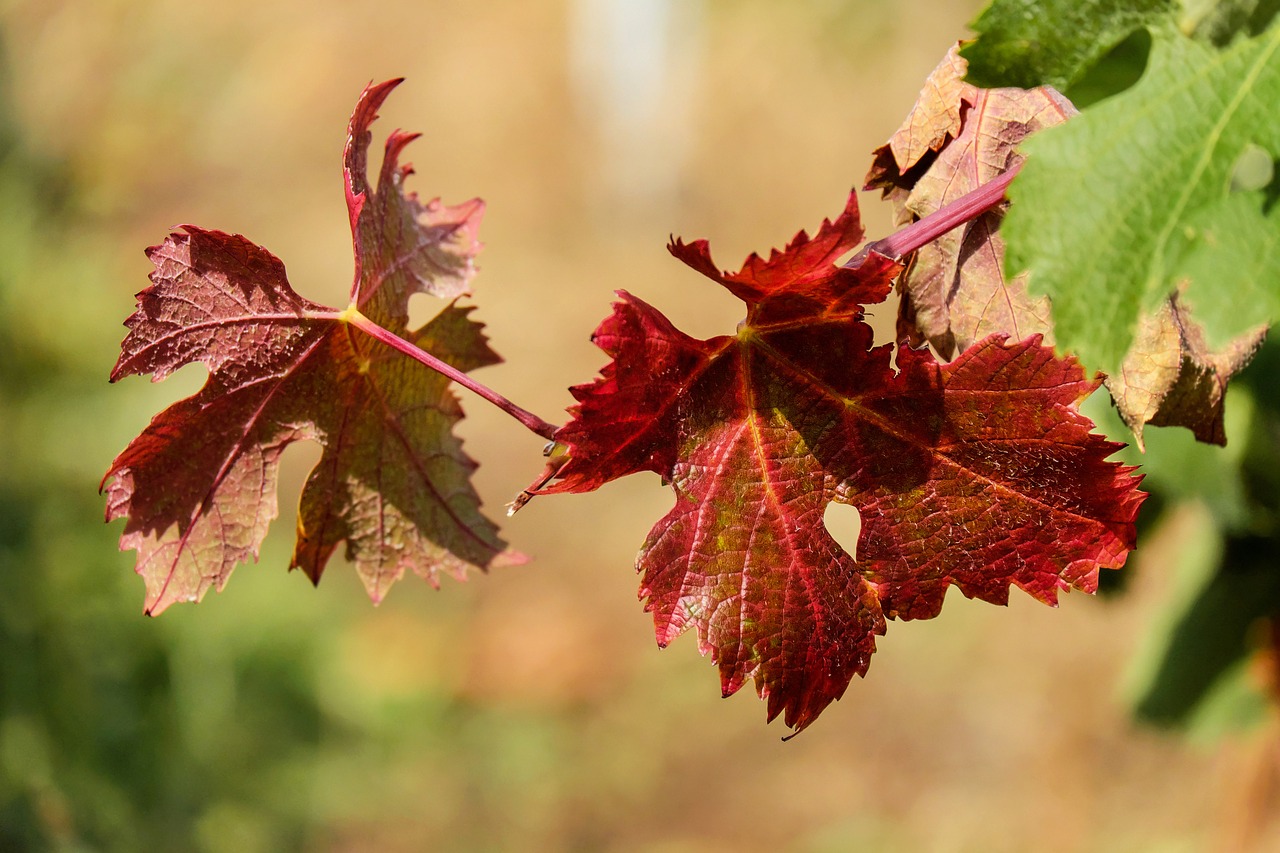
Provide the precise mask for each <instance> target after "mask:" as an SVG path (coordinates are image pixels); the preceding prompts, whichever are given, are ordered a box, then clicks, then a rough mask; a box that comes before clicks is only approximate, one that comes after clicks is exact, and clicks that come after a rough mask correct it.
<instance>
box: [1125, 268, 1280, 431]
mask: <svg viewBox="0 0 1280 853" xmlns="http://www.w3.org/2000/svg"><path fill="white" fill-rule="evenodd" d="M1266 333H1267V330H1266V327H1265V326H1263V327H1259V328H1257V329H1255V330H1254V331H1252V332H1249V333H1246V334H1244V335H1242V336H1241V337H1240V338H1238V339H1237V340H1235V341H1232V342H1231V343H1230V344H1229V345H1228V346H1226V347H1224V348H1223V349H1222V350H1220V351H1217V352H1215V351H1212V350H1210V349H1209V347H1208V346H1207V345H1206V344H1205V341H1204V333H1203V331H1202V330H1201V329H1200V327H1199V325H1198V324H1197V323H1196V322H1195V321H1194V320H1193V319H1192V317H1191V314H1190V312H1189V311H1188V310H1187V309H1186V307H1185V306H1184V305H1183V304H1182V298H1181V292H1180V291H1178V292H1175V293H1174V294H1173V295H1171V296H1170V297H1169V298H1168V299H1167V300H1166V301H1165V302H1164V304H1163V305H1161V306H1160V308H1158V309H1157V310H1156V311H1153V312H1150V313H1148V314H1145V315H1143V317H1142V319H1141V320H1140V321H1139V325H1138V334H1137V336H1136V337H1135V338H1134V342H1133V346H1132V347H1131V348H1130V349H1129V352H1128V354H1127V355H1126V356H1125V360H1124V364H1123V365H1122V366H1121V368H1120V371H1119V372H1118V373H1115V374H1112V375H1110V376H1108V377H1107V378H1106V380H1105V381H1106V385H1107V390H1108V391H1110V392H1111V398H1112V400H1113V401H1114V403H1115V406H1116V411H1117V412H1119V414H1120V417H1121V419H1122V420H1123V421H1124V423H1125V426H1127V427H1129V429H1130V430H1131V431H1132V432H1133V435H1134V439H1135V440H1136V443H1137V445H1138V447H1139V448H1143V446H1144V437H1143V430H1144V427H1145V426H1146V424H1151V425H1152V426H1184V427H1186V428H1187V429H1189V430H1191V431H1192V433H1194V435H1195V437H1196V439H1197V440H1199V441H1203V442H1205V443H1207V444H1218V445H1224V444H1226V443H1227V433H1226V428H1225V425H1224V423H1223V419H1224V416H1225V409H1224V405H1225V403H1226V394H1227V382H1228V381H1229V380H1230V379H1231V378H1232V377H1233V376H1235V375H1236V374H1237V373H1239V372H1240V371H1241V370H1242V369H1244V367H1245V366H1246V365H1247V364H1249V362H1250V360H1251V359H1252V358H1253V355H1254V353H1255V352H1257V351H1258V348H1259V347H1261V346H1262V342H1263V340H1264V339H1265V338H1266Z"/></svg>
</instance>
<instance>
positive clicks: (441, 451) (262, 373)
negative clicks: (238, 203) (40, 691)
mask: <svg viewBox="0 0 1280 853" xmlns="http://www.w3.org/2000/svg"><path fill="white" fill-rule="evenodd" d="M399 82H400V81H398V80H392V81H389V82H386V83H383V84H381V85H378V86H370V87H369V88H368V89H366V90H365V91H364V93H363V94H362V95H361V97H360V100H359V103H358V104H357V105H356V109H355V112H354V114H353V115H352V117H351V123H350V126H349V132H348V138H347V144H346V148H345V153H344V174H345V179H346V199H347V206H348V209H349V211H350V216H351V228H352V233H353V235H354V244H355V267H356V270H355V278H354V281H353V284H352V289H351V308H349V309H348V312H337V311H334V310H332V309H329V308H326V307H325V306H323V305H318V304H316V303H314V302H311V301H309V300H307V299H304V298H303V297H301V296H299V295H298V294H297V293H295V292H294V290H293V289H292V288H291V287H290V285H289V283H288V280H287V278H286V276H285V270H284V265H283V264H282V263H281V262H280V261H279V260H278V259H277V258H275V257H274V256H273V255H271V253H269V252H267V251H266V250H265V249H263V248H261V247H259V246H256V245H254V244H253V243H251V242H250V241H248V240H246V239H245V238H243V237H240V236H237V235H232V234H225V233H223V232H220V231H207V230H205V229H202V228H197V227H195V226H191V225H185V226H182V230H181V231H179V232H175V233H173V234H171V235H170V236H169V237H168V239H166V240H165V241H164V243H162V244H161V245H159V246H155V247H152V248H151V249H149V250H148V252H147V254H148V257H150V259H151V261H152V263H153V264H154V265H155V270H154V272H152V274H151V281H152V284H151V286H150V287H148V288H147V289H145V290H143V291H142V292H141V293H139V294H138V309H137V311H136V312H135V313H134V314H133V315H132V316H131V317H130V318H129V319H128V320H127V321H126V325H127V326H128V328H129V334H128V336H127V337H126V338H125V340H124V342H123V344H122V345H121V350H122V352H121V356H120V360H119V361H118V362H117V364H116V366H115V369H114V370H113V372H112V374H111V378H112V381H115V380H117V379H119V378H121V377H123V376H128V375H131V374H145V373H150V374H152V377H153V381H157V380H160V379H163V378H164V377H165V376H167V375H169V374H170V373H172V372H173V371H174V370H177V369H178V368H179V367H181V366H183V365H185V364H189V363H192V362H202V363H203V364H204V365H205V366H206V367H207V368H208V369H209V379H208V381H207V382H206V383H205V385H204V387H203V388H202V389H201V390H200V391H199V393H197V394H195V395H194V396H192V397H189V398H187V399H185V400H183V401H181V402H179V403H177V404H175V405H173V406H171V407H170V408H168V409H166V410H165V411H163V412H161V413H160V414H159V415H157V416H156V417H155V418H154V419H153V420H152V422H151V424H150V425H149V426H148V427H147V428H146V429H145V430H144V431H143V432H142V434H141V435H140V436H138V438H137V439H135V440H134V441H133V442H132V443H131V444H130V445H129V446H128V447H127V448H126V449H125V450H124V452H122V453H121V454H120V455H119V456H118V457H117V458H116V460H115V461H114V462H113V463H112V465H111V468H110V470H109V471H108V472H107V474H106V476H105V477H104V479H103V488H104V490H105V491H106V493H107V519H108V520H111V519H115V518H122V517H123V518H126V524H125V530H124V533H123V535H122V536H121V538H120V547H121V548H122V549H135V550H136V551H137V552H138V566H137V570H138V573H139V574H141V575H142V576H143V578H144V579H145V581H146V587H147V596H146V610H147V612H148V613H152V614H155V613H159V612H160V611H162V610H164V609H165V608H166V607H168V606H169V605H170V604H172V603H174V602H176V601H194V600H198V599H199V598H200V597H201V596H203V595H204V593H205V592H206V591H207V590H208V589H209V588H210V587H211V586H212V587H216V588H218V589H221V588H222V586H223V584H225V583H226V580H227V578H228V576H229V575H230V573H231V570H232V569H233V568H234V567H235V566H236V565H237V564H238V563H240V562H243V561H245V560H246V559H248V558H249V557H256V556H257V553H258V549H259V546H260V545H261V543H262V540H263V537H264V536H265V534H266V530H267V525H268V524H269V523H270V521H271V520H272V519H273V518H274V517H275V516H276V512H277V510H276V480H277V469H278V466H279V460H280V455H281V452H282V451H283V450H284V448H285V447H286V446H287V445H289V444H290V443H292V442H294V441H298V440H301V439H311V440H314V441H318V442H320V443H321V445H322V446H323V454H322V457H321V459H320V462H319V463H318V464H317V465H316V468H315V470H313V471H312V472H311V475H310V477H309V478H308V480H307V483H306V486H305V488H304V490H303V493H302V499H301V505H300V509H299V518H298V537H297V544H296V547H295V550H294V554H293V559H292V562H291V568H292V567H296V568H300V569H302V570H303V571H304V572H305V573H306V574H307V575H308V576H309V577H310V578H311V579H312V580H313V581H315V582H319V580H320V576H321V573H322V572H323V571H324V567H325V564H326V563H327V562H328V560H329V557H330V556H331V555H332V553H333V551H334V550H335V548H336V547H337V546H338V544H339V543H341V542H343V541H344V540H345V541H346V543H347V555H348V558H349V559H351V560H353V561H354V562H355V564H356V569H357V571H358V572H359V574H360V577H361V579H362V580H363V582H364V584H365V587H366V588H367V590H368V592H369V594H370V596H371V597H372V598H373V599H374V600H375V601H377V600H379V599H381V597H382V595H383V594H384V593H385V591H386V589H387V587H388V586H390V584H391V583H393V582H394V581H395V580H397V579H398V578H399V577H401V576H402V575H403V574H404V572H405V571H406V570H412V571H414V572H416V573H418V574H419V575H421V576H423V577H424V578H426V579H427V580H428V581H430V582H431V583H433V584H435V583H437V574H438V572H440V571H445V572H448V573H450V574H452V575H454V576H456V577H458V578H462V577H463V576H464V573H465V571H466V568H467V567H468V566H477V567H485V566H487V565H490V564H493V563H494V562H495V561H498V560H500V559H505V560H513V559H519V557H518V555H514V554H510V553H508V552H505V551H504V546H503V543H502V542H501V540H499V539H498V536H497V529H496V527H495V526H494V525H493V523H492V522H490V521H489V520H488V519H487V518H485V517H484V516H483V515H482V514H481V512H480V509H479V506H480V501H479V498H478V497H477V496H476V494H475V491H474V490H473V488H472V486H471V484H470V474H471V472H472V471H473V470H474V468H475V463H474V462H473V461H472V460H471V459H469V458H468V457H467V456H466V454H465V453H464V452H463V450H462V447H461V443H460V442H459V440H458V439H457V437H456V436H454V435H453V432H452V428H453V424H454V423H455V422H457V421H458V420H459V419H460V418H461V417H462V411H461V408H460V407H459V405H458V402H457V400H456V399H455V398H454V396H453V394H452V392H451V391H450V390H449V388H448V384H449V383H448V380H446V379H444V378H443V377H442V376H440V375H439V374H438V373H436V372H434V371H432V370H430V369H428V368H426V367H424V366H422V365H421V364H419V363H418V362H416V361H413V360H412V359H410V358H408V357H406V356H404V355H402V354H401V353H399V352H397V351H395V350H393V349H390V348H388V347H386V346H384V345H383V344H381V343H379V342H378V341H376V340H374V339H373V338H371V337H368V336H366V335H364V334H363V333H360V332H359V331H357V330H356V329H355V328H354V327H353V326H352V325H351V323H350V322H348V319H349V316H348V314H349V312H350V311H353V310H358V311H359V312H361V313H362V314H363V315H364V316H366V317H368V318H369V319H371V320H373V321H374V322H375V323H377V324H378V325H381V326H382V327H384V328H385V329H388V330H390V331H392V332H395V333H396V334H398V335H399V336H401V337H403V338H406V339H408V340H410V341H411V342H413V343H415V344H416V345H418V346H419V347H421V348H423V349H425V350H427V351H429V352H432V353H434V354H436V355H437V356H438V357H440V358H442V359H443V360H445V361H447V362H448V363H450V364H452V365H453V366H454V367H456V368H458V369H460V370H472V369H474V368H477V367H481V366H484V365H487V364H494V363H496V362H497V361H499V360H500V359H499V358H498V356H497V355H496V354H495V353H494V352H493V351H492V350H491V349H490V348H489V346H488V344H487V342H486V341H485V338H484V335H483V334H482V332H481V326H480V324H478V323H476V322H474V321H473V320H471V319H470V318H469V317H468V315H469V314H470V312H471V310H472V309H470V308H463V307H459V306H457V305H456V304H454V303H452V302H451V303H450V304H449V305H448V306H447V307H446V308H445V309H444V310H443V311H442V312H441V313H440V314H439V315H438V316H436V317H435V318H434V319H433V320H432V321H431V322H429V323H428V324H427V325H426V326H424V327H423V328H421V329H418V330H416V331H413V332H410V331H409V330H408V329H407V323H408V300H409V297H410V296H411V295H412V294H414V293H430V294H433V295H436V296H439V297H444V298H453V297H456V296H459V295H461V294H464V293H467V292H468V285H469V282H470V279H471V278H472V275H473V273H474V269H473V259H474V257H475V254H476V252H477V251H478V250H479V243H478V242H477V241H476V229H477V227H478V225H479V221H480V216H481V213H482V212H483V204H482V203H481V202H480V201H479V200H478V199H477V200H473V201H471V202H467V203H465V204H462V205H459V206H457V207H446V206H444V205H441V204H440V203H439V202H438V201H431V202H429V203H426V204H423V203H422V202H420V201H419V200H418V198H417V196H416V195H414V194H412V193H405V192H404V190H403V181H404V179H405V178H406V177H407V176H408V175H409V174H411V173H412V169H411V168H410V167H408V166H402V165H400V163H399V155H400V152H401V151H402V149H403V148H404V146H405V145H406V144H407V143H408V142H410V141H411V140H412V139H413V138H414V136H413V135H410V134H405V133H401V132H399V131H397V132H395V133H393V134H391V136H390V137H389V138H388V140H387V143H386V153H385V157H384V160H383V164H382V170H381V174H380V175H379V177H378V183H377V186H376V187H374V186H372V185H370V184H369V182H368V177H367V175H366V169H367V160H368V156H367V155H368V147H369V142H370V139H371V134H370V132H369V125H370V124H371V123H372V122H373V120H374V119H375V118H377V110H378V108H379V106H380V105H381V104H382V102H383V100H384V99H385V98H386V96H387V95H388V94H389V93H390V91H391V90H392V89H393V88H395V86H396V85H397V84H398V83H399Z"/></svg>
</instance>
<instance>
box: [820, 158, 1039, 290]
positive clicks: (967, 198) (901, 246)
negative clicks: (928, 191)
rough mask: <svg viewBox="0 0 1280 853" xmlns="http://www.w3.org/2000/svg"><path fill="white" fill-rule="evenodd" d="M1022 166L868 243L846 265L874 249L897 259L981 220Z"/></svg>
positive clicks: (1000, 200)
mask: <svg viewBox="0 0 1280 853" xmlns="http://www.w3.org/2000/svg"><path fill="white" fill-rule="evenodd" d="M1020 169H1022V164H1021V163H1018V164H1017V165H1015V166H1014V167H1013V168H1011V169H1009V171H1007V172H1005V173H1004V174H1003V175H1001V176H1000V177H998V178H993V179H992V180H990V181H987V182H986V183H985V184H983V185H982V186H980V187H978V188H977V189H976V190H972V191H971V192H967V193H965V194H964V195H962V196H960V198H958V199H956V200H955V201H953V202H950V203H949V204H945V205H943V206H942V207H940V208H938V209H937V210H935V211H934V212H933V213H930V214H929V215H928V216H926V217H924V218H922V219H919V220H917V221H915V222H913V223H911V224H910V225H908V226H907V227H906V228H903V229H902V230H901V231H897V232H895V233H893V234H890V235H889V236H888V237H885V238H884V239H882V240H876V241H874V242H872V243H868V244H867V245H866V246H864V247H863V248H862V251H860V252H858V254H856V255H854V256H853V258H852V259H851V260H850V261H849V262H848V263H847V264H845V266H846V267H856V266H858V265H859V264H861V263H862V261H863V260H864V259H865V258H866V256H867V255H868V254H870V253H871V252H875V253H876V254H878V255H884V256H885V257H886V258H892V259H893V260H895V261H896V260H898V259H899V258H901V257H902V256H903V255H905V254H908V253H909V252H914V251H915V250H916V249H919V248H920V247H921V246H923V245H925V244H926V243H931V242H933V241H934V240H936V239H938V238H939V237H941V236H942V235H943V234H946V233H947V232H948V231H950V230H951V229H952V228H956V227H958V226H960V225H963V224H964V223H966V222H969V221H971V220H974V219H977V218H978V217H979V216H981V215H982V214H984V213H986V212H987V211H988V210H990V209H991V208H993V207H995V206H996V205H998V204H1000V203H1001V202H1002V201H1004V191H1005V188H1007V187H1008V186H1009V182H1010V181H1012V180H1013V179H1014V176H1015V175H1017V174H1018V171H1019V170H1020Z"/></svg>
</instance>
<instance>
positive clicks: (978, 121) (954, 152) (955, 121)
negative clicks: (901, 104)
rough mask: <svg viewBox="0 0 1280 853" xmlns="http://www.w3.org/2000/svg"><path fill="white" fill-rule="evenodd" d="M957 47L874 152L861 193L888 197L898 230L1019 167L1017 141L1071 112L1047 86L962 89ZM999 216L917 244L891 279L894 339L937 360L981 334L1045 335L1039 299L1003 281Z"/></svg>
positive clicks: (1044, 307) (1044, 309) (1022, 282)
mask: <svg viewBox="0 0 1280 853" xmlns="http://www.w3.org/2000/svg"><path fill="white" fill-rule="evenodd" d="M958 48H959V45H957V46H955V47H953V48H952V49H951V50H950V51H948V53H947V55H946V57H944V58H943V60H942V62H941V63H940V64H939V65H938V67H937V68H936V69H935V70H934V72H933V74H932V75H931V76H930V77H929V81H928V83H927V84H926V85H925V88H924V90H923V91H922V92H921V94H920V98H919V100H917V101H916V105H915V107H913V108H912V110H911V113H910V114H909V115H908V116H907V119H906V121H905V122H904V123H903V125H902V127H901V128H900V129H899V130H898V131H897V132H896V133H895V134H894V135H893V138H892V139H890V141H889V142H888V143H887V144H886V145H883V146H881V147H880V148H879V149H877V150H876V152H875V162H874V164H873V165H872V168H871V171H870V173H869V174H868V175H867V189H872V188H880V189H882V190H883V191H884V194H885V195H886V196H888V197H889V198H891V199H892V200H893V203H894V207H895V209H896V211H897V217H898V220H899V223H900V224H906V223H909V222H911V221H912V220H914V219H918V218H921V217H923V216H926V215H928V214H930V213H933V212H934V211H935V210H938V209H939V208H940V207H943V206H944V205H946V204H948V203H950V202H952V201H955V200H956V199H958V198H960V197H961V196H963V195H964V194H965V193H968V192H969V191H970V190H974V189H977V188H978V187H979V186H981V185H982V184H984V183H987V182H988V181H990V180H992V179H993V178H996V177H999V176H1000V175H1001V174H1003V173H1004V172H1007V171H1009V170H1010V169H1012V168H1014V167H1015V166H1017V165H1019V164H1020V163H1021V162H1022V155H1021V154H1019V153H1017V151H1016V150H1015V149H1016V147H1017V145H1018V144H1019V143H1020V142H1022V140H1023V139H1025V138H1026V137H1027V136H1030V135H1031V134H1032V133H1035V132H1037V131H1039V130H1042V129H1044V128H1046V127H1052V126H1053V125H1056V124H1061V123H1062V122H1063V121H1065V120H1066V119H1067V118H1069V117H1070V116H1072V115H1075V113H1076V110H1075V107H1073V106H1072V105H1071V103H1070V102H1069V101H1068V100H1067V99H1066V98H1064V97H1063V96H1062V95H1060V94H1058V92H1056V91H1055V90H1053V89H1052V88H1050V87H1048V86H1041V87H1039V88H1036V89H979V88H977V87H976V86H972V85H970V84H968V83H965V82H964V74H965V70H966V68H967V63H966V62H965V60H964V59H963V58H962V57H961V56H960V55H959V52H958ZM1003 216H1004V211H1003V209H1000V208H997V209H995V210H991V211H988V212H987V213H984V214H983V215H982V216H979V217H977V218H976V219H973V220H971V221H970V222H967V223H966V224H965V225H963V226H962V227H960V228H956V229H954V230H952V231H950V232H949V233H947V234H945V235H943V236H942V237H940V238H938V239H937V240H934V241H933V242H932V243H929V244H927V245H925V246H922V247H921V248H920V249H918V250H917V251H916V253H915V257H914V258H913V259H912V261H911V263H910V265H909V267H908V269H907V271H906V272H905V273H903V275H902V278H901V279H900V280H899V287H901V288H902V291H903V300H902V302H901V321H900V324H899V336H900V337H907V338H908V339H910V340H913V341H916V342H920V341H928V342H929V343H931V344H933V346H934V347H935V348H936V349H937V350H938V352H939V353H940V354H941V355H942V356H943V357H944V358H951V357H953V356H954V355H955V354H956V353H957V352H959V351H962V350H964V349H966V348H968V347H969V346H970V345H972V344H973V343H975V342H977V341H979V340H981V339H982V338H984V337H986V336H987V335H990V334H1008V335H1010V336H1012V337H1014V338H1016V339H1019V340H1020V339H1023V338H1027V337H1029V336H1031V335H1033V334H1039V335H1044V336H1045V337H1046V338H1048V339H1050V342H1051V338H1052V330H1051V327H1050V322H1049V301H1048V299H1047V298H1045V297H1039V298H1032V297H1031V296H1030V295H1029V294H1028V293H1027V286H1026V276H1025V275H1019V276H1014V277H1012V278H1006V276H1005V274H1004V270H1003V261H1004V241H1003V240H1002V238H1001V237H1000V234H999V228H1000V220H1001V218H1002V217H1003Z"/></svg>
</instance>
